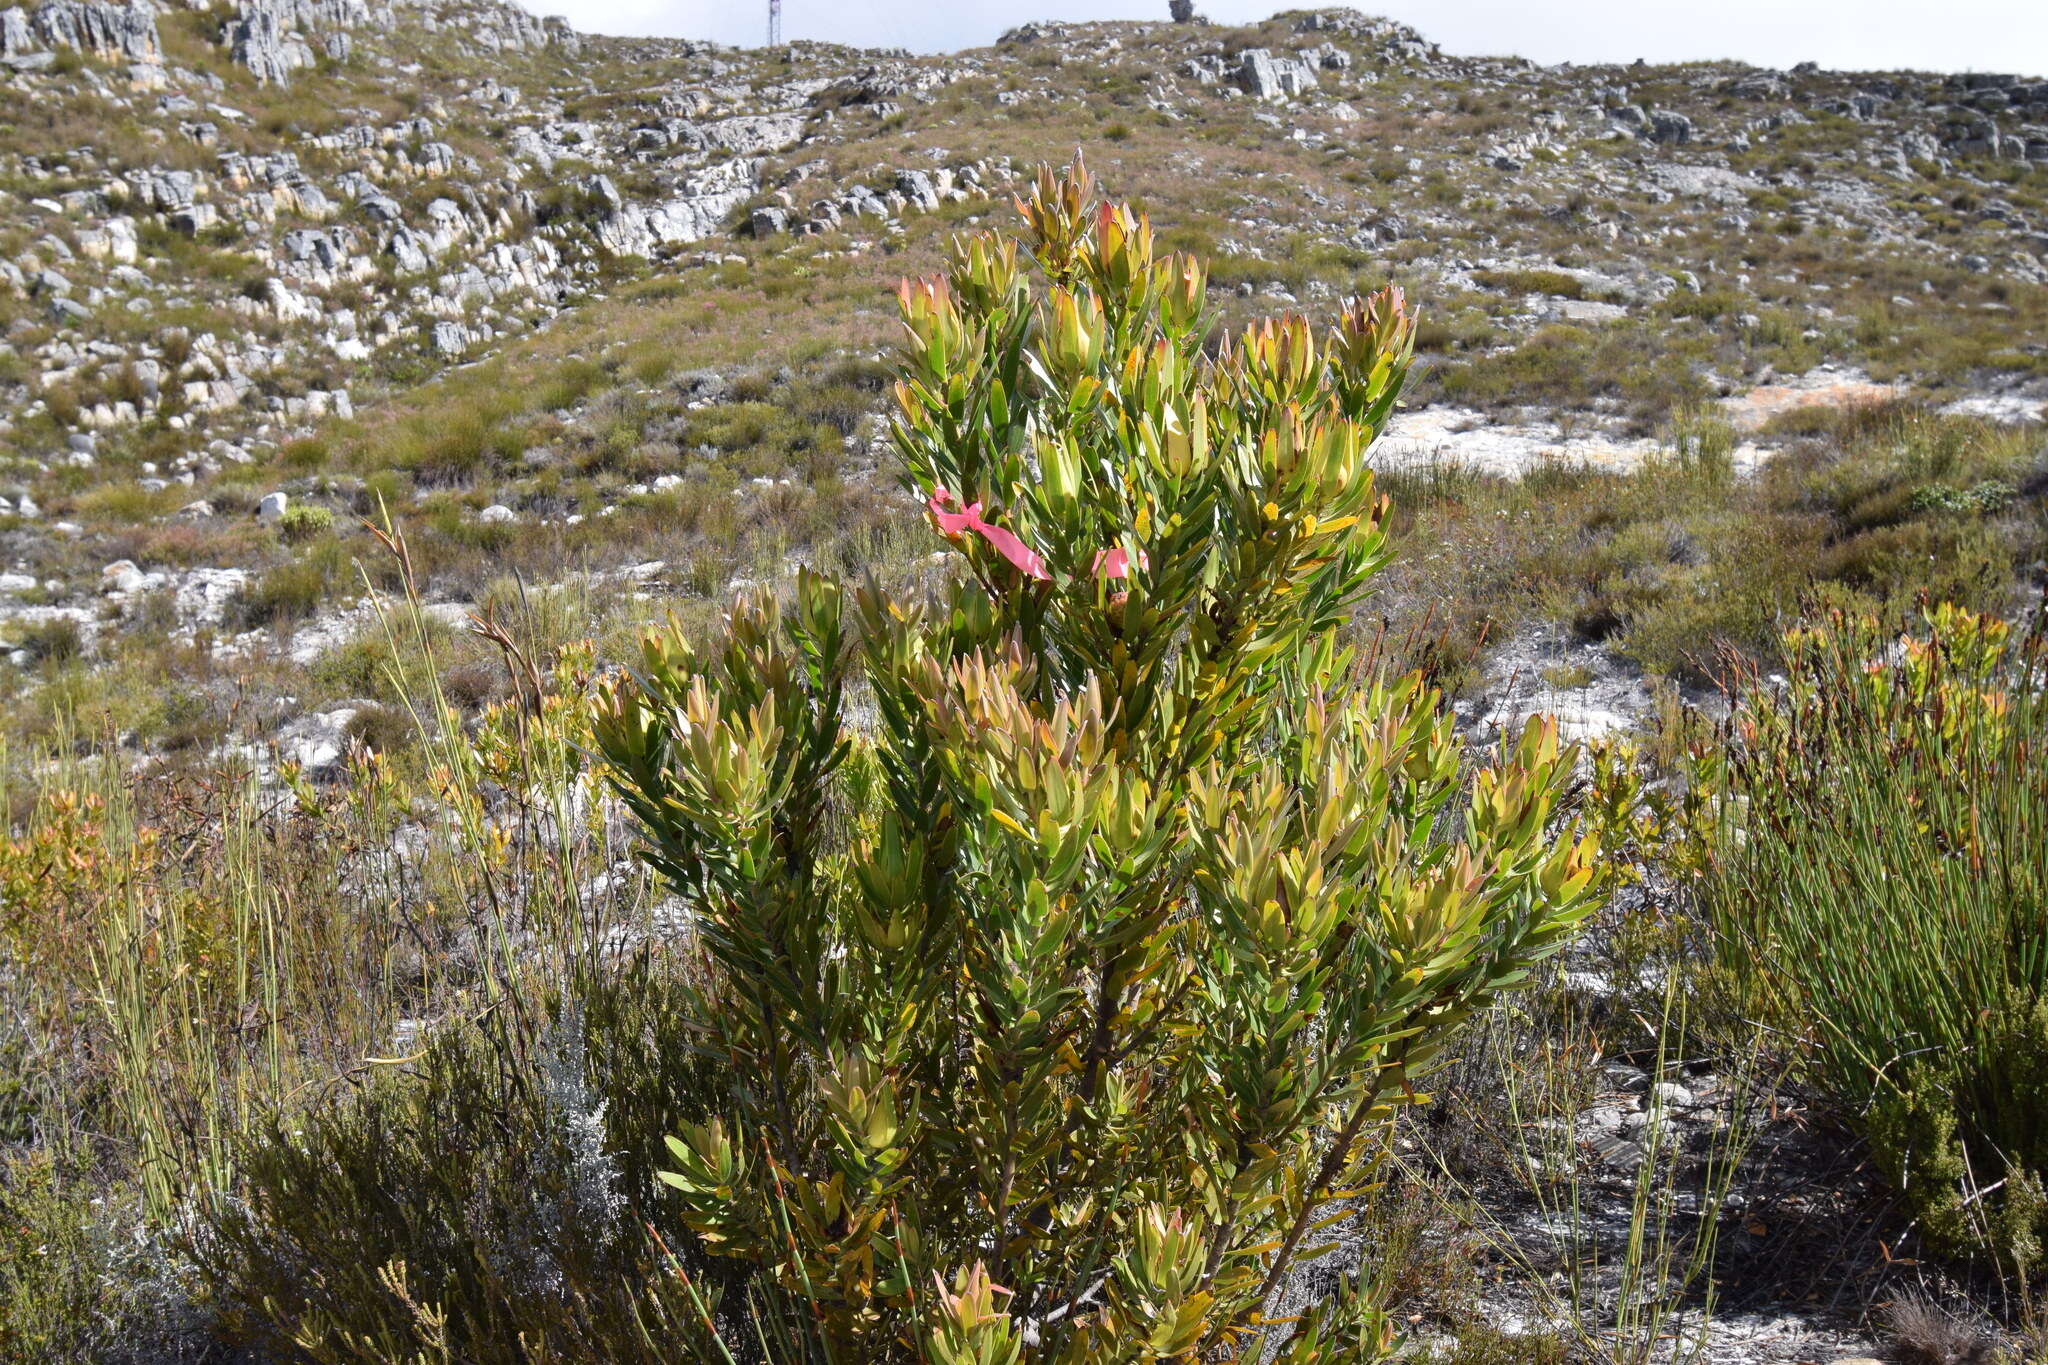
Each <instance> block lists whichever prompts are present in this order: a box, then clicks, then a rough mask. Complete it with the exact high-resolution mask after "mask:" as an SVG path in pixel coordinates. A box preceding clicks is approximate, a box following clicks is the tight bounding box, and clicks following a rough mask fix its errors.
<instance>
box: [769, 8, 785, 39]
mask: <svg viewBox="0 0 2048 1365" xmlns="http://www.w3.org/2000/svg"><path fill="white" fill-rule="evenodd" d="M768 46H770V47H781V46H782V0H768Z"/></svg>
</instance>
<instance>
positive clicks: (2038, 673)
mask: <svg viewBox="0 0 2048 1365" xmlns="http://www.w3.org/2000/svg"><path fill="white" fill-rule="evenodd" d="M1785 659H1786V665H1785V670H1786V674H1787V677H1788V685H1787V686H1786V688H1785V689H1784V690H1783V691H1782V692H1780V691H1772V690H1768V689H1763V690H1759V691H1757V692H1755V693H1753V694H1752V695H1751V696H1750V698H1749V699H1748V701H1747V703H1746V704H1745V705H1744V706H1743V707H1742V708H1741V709H1740V710H1739V711H1738V712H1737V714H1736V716H1735V718H1734V722H1733V723H1734V730H1733V733H1732V735H1731V748H1730V749H1729V752H1728V762H1727V769H1726V781H1725V791H1726V792H1727V794H1728V795H1729V796H1731V797H1732V798H1733V799H1732V800H1731V801H1729V802H1728V803H1727V808H1728V810H1729V812H1730V819H1731V828H1730V830H1729V831H1727V833H1726V836H1725V837H1724V838H1723V840H1722V850H1721V854H1720V856H1719V859H1718V865H1717V868H1716V877H1715V879H1714V882H1713V885H1712V896H1711V900H1710V905H1711V907H1712V909H1713V913H1714V920H1715V925H1716V928H1717V929H1718V931H1719V935H1718V938H1719V942H1720V944H1721V948H1722V956H1723V959H1724V964H1725V967H1726V970H1727V972H1728V974H1729V977H1730V980H1731V982H1732V983H1733V985H1734V987H1735V989H1736V990H1737V993H1738V1000H1739V1001H1740V1003H1741V1005H1742V1007H1744V1008H1756V1009H1762V1010H1764V1011H1766V1012H1767V1013H1768V1014H1769V1016H1770V1017H1772V1018H1775V1019H1777V1020H1778V1021H1780V1022H1781V1023H1782V1024H1783V1025H1784V1026H1785V1027H1786V1028H1787V1029H1788V1030H1791V1031H1795V1032H1798V1033H1801V1034H1804V1035H1805V1036H1807V1037H1808V1038H1810V1040H1811V1046H1810V1049H1809V1050H1808V1052H1807V1053H1806V1061H1807V1064H1808V1075H1809V1076H1810V1077H1811V1079H1812V1080H1814V1081H1815V1082H1816V1083H1818V1084H1819V1085H1820V1086H1821V1087H1822V1088H1823V1089H1824V1090H1825V1091H1826V1092H1827V1093H1828V1094H1829V1095H1830V1096H1832V1097H1833V1098H1834V1099H1835V1100H1836V1101H1837V1102H1838V1103H1839V1104H1840V1106H1841V1108H1842V1110H1843V1112H1844V1113H1845V1114H1847V1115H1849V1116H1851V1118H1852V1119H1853V1121H1854V1122H1855V1123H1856V1125H1857V1126H1858V1127H1859V1128H1860V1129H1861V1131H1862V1133H1863V1135H1864V1136H1865V1137H1866V1138H1867V1139H1868V1141H1869V1143H1870V1147H1871V1152H1872V1155H1873V1156H1874V1157H1875V1158H1876V1162H1877V1164H1878V1166H1879V1167H1880V1168H1881V1169H1882V1170H1884V1171H1885V1172H1886V1173H1887V1174H1888V1175H1889V1176H1890V1177H1891V1178H1892V1179H1893V1180H1894V1181H1895V1182H1897V1184H1898V1185H1899V1186H1900V1187H1901V1188H1903V1189H1904V1191H1905V1193H1906V1196H1907V1204H1908V1206H1909V1207H1910V1209H1911V1211H1912V1214H1913V1216H1914V1220H1915V1222H1916V1223H1917V1225H1918V1226H1919V1228H1920V1229H1921V1230H1922V1232H1923V1233H1924V1234H1925V1235H1926V1236H1927V1238H1928V1239H1929V1240H1930V1241H1931V1242H1932V1243H1933V1245H1934V1246H1935V1247H1936V1248H1937V1249H1938V1250H1941V1251H1943V1252H1946V1253H1950V1254H1958V1255H1972V1256H1975V1255H1986V1254H1988V1255H1990V1256H1991V1257H1993V1258H1994V1259H1995V1260H1996V1261H1997V1262H1998V1263H1999V1264H2000V1266H2001V1268H2003V1269H2005V1270H2007V1271H2010V1272H2013V1273H2016V1274H2019V1275H2021V1276H2025V1275H2027V1274H2029V1273H2030V1272H2032V1271H2034V1270H2036V1269H2038V1268H2039V1267H2040V1265H2041V1259H2042V1257H2041V1239H2042V1237H2043V1236H2044V1235H2048V1197H2044V1194H2043V1180H2044V1177H2048V767H2044V766H2043V765H2042V763H2041V759H2040V745H2041V737H2042V735H2043V734H2048V689H2044V686H2043V678H2044V677H2048V635H2044V634H2043V633H2042V630H2041V629H2040V626H2039V623H2037V625H2036V628H2035V629H2033V630H2032V631H2029V632H2027V633H2025V634H2022V635H2017V636H2016V635H2015V634H2014V632H2013V631H2012V629H2011V627H2009V626H2008V625H2007V624H2006V623H2005V622H2003V621H2001V620H1999V619H1997V618H1995V617H1991V616H1985V615H1979V614H1976V613H1973V612H1969V611H1965V610H1961V609H1959V608H1955V607H1950V606H1941V607H1938V608H1935V609H1933V610H1931V611H1929V612H1928V613H1927V628H1926V629H1925V630H1924V632H1920V633H1916V634H1912V635H1908V636H1905V637H1896V638H1895V637H1888V636H1887V635H1886V634H1885V633H1884V632H1882V631H1881V630H1880V629H1879V628H1878V626H1877V623H1876V621H1875V619H1874V618H1868V617H1855V616H1850V615H1846V614H1837V615H1835V616H1834V617H1832V618H1830V619H1829V620H1827V621H1826V622H1824V623H1823V624H1822V625H1820V626H1818V627H1813V628H1805V629H1801V630H1798V631H1795V632H1793V633H1792V634H1791V635H1789V636H1788V637H1787V639H1786V642H1785Z"/></svg>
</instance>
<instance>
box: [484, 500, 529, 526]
mask: <svg viewBox="0 0 2048 1365" xmlns="http://www.w3.org/2000/svg"><path fill="white" fill-rule="evenodd" d="M476 519H477V520H478V521H480V522H482V523H484V524H485V525H486V526H509V525H510V524H512V523H513V522H515V521H518V520H519V514H518V513H517V512H515V511H513V510H512V509H511V508H509V507H507V506H506V505H505V504H504V503H502V502H494V503H492V504H491V505H490V506H489V507H486V508H485V509H484V510H483V511H481V512H479V513H477V514H476Z"/></svg>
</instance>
